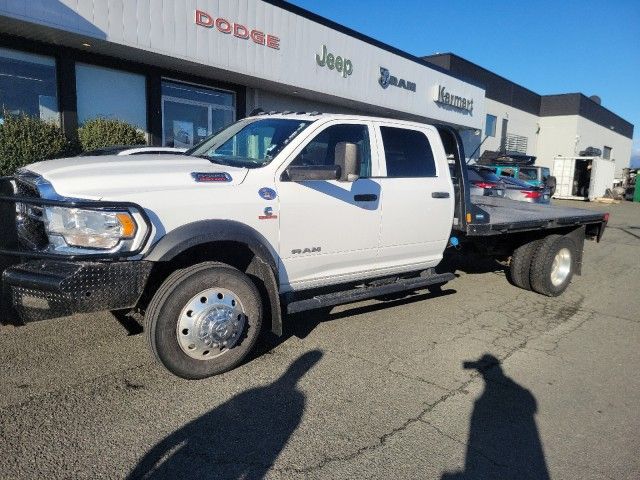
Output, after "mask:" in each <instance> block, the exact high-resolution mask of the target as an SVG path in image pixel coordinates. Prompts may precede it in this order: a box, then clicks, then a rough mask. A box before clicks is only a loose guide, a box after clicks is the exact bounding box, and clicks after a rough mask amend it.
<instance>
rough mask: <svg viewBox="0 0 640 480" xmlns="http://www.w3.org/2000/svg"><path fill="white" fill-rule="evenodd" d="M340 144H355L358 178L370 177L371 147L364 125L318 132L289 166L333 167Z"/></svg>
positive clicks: (352, 125)
mask: <svg viewBox="0 0 640 480" xmlns="http://www.w3.org/2000/svg"><path fill="white" fill-rule="evenodd" d="M340 142H349V143H355V144H356V145H357V146H358V149H359V150H360V158H361V163H360V177H362V178H366V177H370V176H371V145H370V143H369V128H368V127H367V126H366V125H354V124H342V125H333V126H331V127H328V128H326V129H325V130H323V131H322V132H320V133H319V134H318V135H317V136H316V137H315V138H314V139H313V140H311V141H310V142H309V143H308V144H307V145H306V146H305V147H304V148H303V149H302V152H300V153H299V154H298V156H297V157H296V158H295V160H294V161H293V162H291V165H298V166H305V167H319V166H323V165H327V166H329V165H335V163H336V162H335V150H336V145H337V144H338V143H340Z"/></svg>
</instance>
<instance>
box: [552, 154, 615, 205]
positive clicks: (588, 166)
mask: <svg viewBox="0 0 640 480" xmlns="http://www.w3.org/2000/svg"><path fill="white" fill-rule="evenodd" d="M615 168H616V164H615V162H613V161H611V160H606V159H604V158H601V157H562V156H558V157H555V158H554V160H553V176H554V177H556V193H555V194H554V195H553V198H562V199H573V200H593V199H595V198H599V197H603V196H604V194H605V192H606V191H607V189H608V188H612V187H613V180H614V173H615Z"/></svg>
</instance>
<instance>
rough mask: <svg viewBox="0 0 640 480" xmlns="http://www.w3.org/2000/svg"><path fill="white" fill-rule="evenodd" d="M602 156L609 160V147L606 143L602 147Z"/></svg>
mask: <svg viewBox="0 0 640 480" xmlns="http://www.w3.org/2000/svg"><path fill="white" fill-rule="evenodd" d="M602 158H604V159H605V160H611V147H607V146H606V145H605V146H604V148H603V149H602Z"/></svg>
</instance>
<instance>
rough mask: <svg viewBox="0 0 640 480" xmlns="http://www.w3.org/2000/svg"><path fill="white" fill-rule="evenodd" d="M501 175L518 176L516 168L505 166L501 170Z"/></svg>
mask: <svg viewBox="0 0 640 480" xmlns="http://www.w3.org/2000/svg"><path fill="white" fill-rule="evenodd" d="M500 175H501V176H502V177H512V178H513V177H515V176H516V175H515V170H514V169H513V168H503V169H502V170H501V171H500Z"/></svg>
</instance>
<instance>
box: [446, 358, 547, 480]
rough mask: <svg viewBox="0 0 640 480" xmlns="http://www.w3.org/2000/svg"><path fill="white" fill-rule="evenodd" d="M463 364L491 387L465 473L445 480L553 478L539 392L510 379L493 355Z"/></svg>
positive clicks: (480, 406) (474, 426)
mask: <svg viewBox="0 0 640 480" xmlns="http://www.w3.org/2000/svg"><path fill="white" fill-rule="evenodd" d="M463 366H464V368H465V369H473V370H477V371H478V372H480V375H481V376H482V378H483V380H484V382H485V387H484V391H483V392H482V394H481V395H480V397H478V398H477V399H476V401H475V403H474V405H473V412H472V413H471V420H470V425H469V438H468V440H467V442H466V445H467V452H466V458H465V465H464V470H463V471H458V472H445V473H444V474H443V475H442V477H441V480H472V479H481V478H500V479H518V480H520V479H529V478H530V479H536V480H545V479H546V480H548V479H549V478H550V476H549V470H548V468H547V462H546V459H545V456H544V451H543V448H542V442H541V440H540V435H539V432H538V427H537V425H536V421H535V414H536V412H537V411H538V406H537V402H536V399H535V397H534V396H533V394H532V393H531V392H530V391H529V390H527V389H526V388H524V387H523V386H521V385H519V384H518V383H516V382H515V381H514V380H513V379H511V378H509V377H508V376H507V375H505V373H504V371H503V370H502V367H501V366H500V361H499V360H498V359H497V358H496V357H494V356H493V355H490V354H485V355H483V356H482V357H481V358H480V359H479V360H478V361H473V362H464V363H463Z"/></svg>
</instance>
